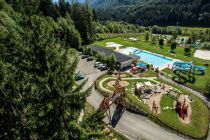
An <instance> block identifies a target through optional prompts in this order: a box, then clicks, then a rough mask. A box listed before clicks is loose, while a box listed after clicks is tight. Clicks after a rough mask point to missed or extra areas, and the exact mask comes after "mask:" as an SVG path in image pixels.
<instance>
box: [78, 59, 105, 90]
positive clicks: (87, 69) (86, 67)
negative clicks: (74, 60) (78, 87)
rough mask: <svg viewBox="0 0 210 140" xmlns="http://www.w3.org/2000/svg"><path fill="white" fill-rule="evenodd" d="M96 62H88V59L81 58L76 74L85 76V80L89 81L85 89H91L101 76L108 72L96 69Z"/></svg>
mask: <svg viewBox="0 0 210 140" xmlns="http://www.w3.org/2000/svg"><path fill="white" fill-rule="evenodd" d="M94 62H95V61H87V59H81V58H80V61H79V64H78V66H77V69H76V72H77V73H78V72H80V73H81V74H84V76H85V79H88V82H87V84H86V85H85V87H90V86H91V85H92V84H93V83H94V81H95V80H96V79H97V78H98V77H99V76H100V75H102V74H104V73H105V72H106V71H100V70H99V69H98V68H94ZM79 82H80V81H79Z"/></svg>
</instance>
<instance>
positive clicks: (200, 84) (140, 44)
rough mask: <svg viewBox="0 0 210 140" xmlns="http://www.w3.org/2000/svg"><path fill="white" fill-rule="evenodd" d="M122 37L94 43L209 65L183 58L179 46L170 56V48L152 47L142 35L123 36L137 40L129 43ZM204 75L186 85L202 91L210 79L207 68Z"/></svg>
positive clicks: (182, 50)
mask: <svg viewBox="0 0 210 140" xmlns="http://www.w3.org/2000/svg"><path fill="white" fill-rule="evenodd" d="M122 36H123V35H122ZM122 36H121V37H119V36H117V37H114V38H111V39H106V40H102V41H97V42H95V44H98V45H101V46H106V43H107V42H115V43H119V44H123V45H124V47H136V48H140V49H144V50H147V51H150V52H154V53H158V54H161V55H165V56H168V57H171V58H175V59H180V60H183V61H193V63H194V64H197V65H203V64H204V63H208V64H210V61H207V60H202V59H199V58H195V57H193V55H192V56H190V57H188V56H184V49H183V47H180V46H177V48H176V50H175V52H176V54H175V55H174V54H171V53H169V52H170V46H166V45H165V46H164V48H163V49H161V48H160V47H159V46H158V43H156V44H155V45H153V44H151V43H150V41H148V42H146V41H144V35H143V34H134V35H124V37H136V38H137V39H138V40H139V41H137V42H131V41H129V40H125V39H124V37H122ZM191 54H194V50H192V51H191ZM205 73H206V74H205V76H196V78H197V79H196V81H195V83H194V84H191V83H188V85H189V86H193V87H195V88H199V89H201V90H203V89H204V88H205V84H206V82H207V81H208V79H210V67H207V69H206V72H205Z"/></svg>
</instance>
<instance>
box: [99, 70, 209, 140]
mask: <svg viewBox="0 0 210 140" xmlns="http://www.w3.org/2000/svg"><path fill="white" fill-rule="evenodd" d="M144 73H145V74H144V75H145V76H146V77H139V76H137V75H133V76H132V75H131V74H130V73H129V74H128V73H121V74H119V73H117V72H116V73H114V74H110V75H109V74H106V75H104V76H102V77H100V78H99V79H98V80H97V81H96V86H97V88H99V89H100V91H103V93H108V95H110V96H107V94H106V97H105V99H104V102H103V105H104V106H103V107H102V109H104V110H105V111H106V112H107V113H106V114H109V113H108V106H110V105H111V104H113V103H114V102H115V103H117V104H119V105H120V106H121V107H123V108H125V109H126V102H132V103H133V104H135V105H136V106H138V107H139V108H141V109H143V110H144V111H145V112H147V113H149V114H152V115H153V116H154V117H156V118H157V119H159V120H161V121H162V122H163V123H166V124H168V126H169V127H172V128H174V129H176V130H178V131H180V132H183V133H185V134H188V135H191V136H193V137H202V135H205V133H206V131H207V128H208V114H209V113H208V109H207V107H206V105H205V104H203V102H202V101H201V100H200V99H198V98H197V97H196V96H193V95H191V94H190V93H189V92H187V91H185V90H183V89H180V88H178V87H175V86H173V85H171V84H169V83H166V82H164V81H161V80H160V79H158V77H154V74H150V73H152V72H151V71H146V72H144ZM121 75H122V77H121ZM118 93H119V94H118ZM108 101H111V102H109V103H108ZM201 108H202V109H201ZM121 109H122V108H121ZM121 111H122V110H121ZM121 115H123V114H121ZM108 116H109V118H110V122H112V116H111V114H109V115H108ZM119 119H120V117H119ZM115 125H116V124H115ZM193 129H196V130H197V132H194V131H193Z"/></svg>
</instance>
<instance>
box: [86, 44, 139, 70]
mask: <svg viewBox="0 0 210 140" xmlns="http://www.w3.org/2000/svg"><path fill="white" fill-rule="evenodd" d="M87 47H89V48H91V50H92V51H93V53H101V54H104V55H105V56H111V55H112V54H113V55H114V56H115V57H116V60H117V63H118V64H119V65H120V68H121V69H125V68H127V67H130V66H131V64H132V63H133V62H134V61H136V60H137V58H135V57H133V56H128V55H125V54H122V53H120V52H116V51H113V50H111V49H108V48H105V47H102V46H99V45H89V46H87Z"/></svg>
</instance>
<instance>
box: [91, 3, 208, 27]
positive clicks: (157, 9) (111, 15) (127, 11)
mask: <svg viewBox="0 0 210 140" xmlns="http://www.w3.org/2000/svg"><path fill="white" fill-rule="evenodd" d="M89 3H90V5H91V6H92V7H94V8H96V9H97V10H96V11H97V12H96V13H97V17H98V19H99V20H102V21H105V20H110V19H111V20H114V21H124V22H129V23H132V24H138V25H143V26H151V25H160V26H168V25H177V24H178V25H181V26H208V27H210V1H209V0H149V1H145V0H134V1H127V0H123V1H119V0H112V1H108V0H107V1H102V0H95V1H94V2H89Z"/></svg>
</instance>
